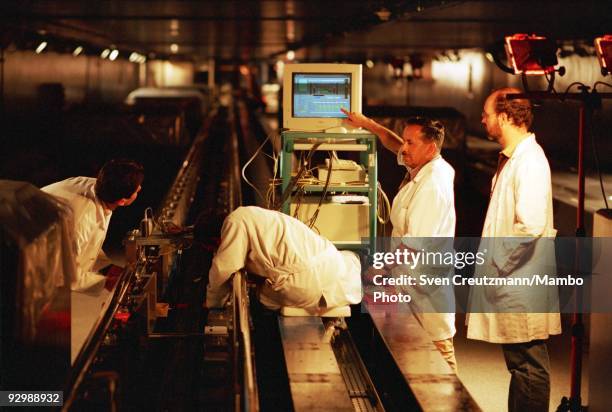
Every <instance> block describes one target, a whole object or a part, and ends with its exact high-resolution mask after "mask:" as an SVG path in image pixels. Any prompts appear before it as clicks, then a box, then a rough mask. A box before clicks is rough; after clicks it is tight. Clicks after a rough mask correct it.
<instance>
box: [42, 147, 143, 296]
mask: <svg viewBox="0 0 612 412" xmlns="http://www.w3.org/2000/svg"><path fill="white" fill-rule="evenodd" d="M143 179H144V172H143V167H142V165H140V164H139V163H137V162H134V161H132V160H123V159H115V160H110V161H109V162H107V163H106V164H105V165H104V166H103V167H102V169H100V172H99V173H98V176H97V177H96V178H93V177H83V176H79V177H71V178H69V179H66V180H62V181H60V182H56V183H53V184H50V185H48V186H45V187H43V188H42V189H41V190H42V191H44V192H47V193H49V194H51V195H53V196H56V197H58V198H60V199H62V200H64V201H66V202H67V203H68V204H69V205H70V207H71V208H72V210H73V213H74V222H75V228H74V232H75V240H76V245H75V248H76V263H77V278H76V279H74V280H73V282H72V290H74V291H88V292H95V291H98V290H101V288H102V287H103V286H104V280H105V278H104V276H102V275H100V274H97V273H95V272H94V271H93V269H94V265H95V264H96V260H98V259H102V258H104V257H105V255H104V252H103V251H102V243H104V239H105V237H106V232H107V230H108V225H109V223H110V218H111V215H112V213H113V210H115V209H116V208H118V207H121V206H129V205H131V204H132V203H133V202H134V200H136V197H137V196H138V192H139V191H140V188H141V184H142V181H143Z"/></svg>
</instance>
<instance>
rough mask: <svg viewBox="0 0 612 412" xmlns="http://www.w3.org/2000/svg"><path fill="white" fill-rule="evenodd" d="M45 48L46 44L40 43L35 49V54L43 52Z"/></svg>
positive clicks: (44, 42)
mask: <svg viewBox="0 0 612 412" xmlns="http://www.w3.org/2000/svg"><path fill="white" fill-rule="evenodd" d="M45 47H47V42H46V41H43V42H41V43H40V44H39V45H38V47H37V48H36V54H40V53H42V51H43V50H45Z"/></svg>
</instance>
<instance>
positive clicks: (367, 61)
mask: <svg viewBox="0 0 612 412" xmlns="http://www.w3.org/2000/svg"><path fill="white" fill-rule="evenodd" d="M365 64H366V67H367V68H368V69H371V68H372V67H374V62H373V61H372V60H370V59H368V60H366V63H365Z"/></svg>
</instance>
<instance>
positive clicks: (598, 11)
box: [0, 0, 612, 61]
mask: <svg viewBox="0 0 612 412" xmlns="http://www.w3.org/2000/svg"><path fill="white" fill-rule="evenodd" d="M607 5H609V2H606V1H601V0H596V1H580V2H576V1H535V0H532V1H415V0H411V1H409V0H405V1H397V0H396V1H389V0H386V1H383V0H378V1H373V0H368V1H360V0H351V1H346V0H334V1H329V0H324V1H322V0H310V1H298V0H294V1H291V0H289V1H277V0H243V1H230V0H227V1H195V0H164V1H161V0H104V1H75V0H57V1H35V0H31V1H27V0H20V1H15V0H3V1H2V2H0V13H1V17H0V18H1V19H2V22H3V23H2V26H3V30H2V37H3V42H4V43H6V42H10V41H11V36H16V35H17V34H16V33H21V35H24V34H23V33H25V32H31V31H34V32H38V33H43V34H49V35H54V36H57V37H59V38H62V39H69V40H75V41H84V42H87V44H91V45H96V46H98V47H102V48H104V47H109V46H110V45H113V46H115V47H117V48H121V49H125V50H134V51H138V52H141V53H154V54H156V55H161V56H165V55H172V54H176V56H177V58H187V59H190V60H194V61H202V60H205V59H208V58H212V57H214V58H218V59H228V60H235V59H238V60H243V61H253V60H268V59H272V58H274V57H275V56H277V55H279V54H281V53H284V52H286V51H287V50H290V49H293V50H298V57H301V58H304V59H310V60H334V59H346V60H350V59H361V58H364V57H382V56H387V55H390V54H395V53H410V52H412V51H419V50H440V49H455V48H465V47H482V48H484V47H487V46H488V45H490V44H492V43H493V42H495V41H499V40H501V39H502V38H503V36H504V35H505V34H511V33H515V32H529V33H542V34H547V35H549V36H552V37H554V38H556V39H584V40H590V39H592V38H593V37H594V36H596V35H600V34H604V33H606V32H608V33H609V32H612V17H611V16H612V13H610V12H609V10H608V7H607ZM7 39H8V40H7ZM172 44H176V45H178V50H175V51H174V52H173V51H172V46H171V45H172Z"/></svg>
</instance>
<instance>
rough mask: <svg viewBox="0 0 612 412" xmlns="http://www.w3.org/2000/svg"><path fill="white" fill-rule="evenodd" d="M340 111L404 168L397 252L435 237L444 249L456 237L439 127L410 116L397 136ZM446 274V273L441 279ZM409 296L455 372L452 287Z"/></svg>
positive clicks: (450, 175) (395, 210)
mask: <svg viewBox="0 0 612 412" xmlns="http://www.w3.org/2000/svg"><path fill="white" fill-rule="evenodd" d="M345 113H346V114H347V116H348V122H349V124H351V125H353V126H358V127H362V128H365V129H367V130H369V131H370V132H372V133H374V134H375V135H377V136H378V137H379V139H380V141H381V142H382V144H383V146H385V147H386V148H387V149H389V150H391V151H392V152H394V153H396V155H397V159H398V163H399V164H400V165H404V166H406V168H407V169H408V172H407V173H406V177H405V178H404V181H403V182H402V185H401V186H400V190H399V192H398V193H397V195H396V196H395V198H394V199H393V204H392V207H391V223H392V224H393V230H392V233H391V236H392V237H393V238H394V240H397V239H400V238H401V244H399V245H398V248H400V249H403V248H407V249H411V250H413V251H419V250H421V249H422V248H426V249H429V247H431V246H432V245H433V243H432V239H431V238H440V242H438V244H437V245H435V248H438V247H442V248H446V246H445V245H448V243H449V241H450V242H451V243H452V238H453V237H454V236H455V222H456V216H455V196H454V189H453V181H454V178H455V171H454V170H453V168H452V166H451V165H449V164H448V163H447V162H446V161H445V160H444V159H443V158H442V155H441V154H440V151H441V150H442V144H443V142H444V126H443V125H442V123H440V122H438V121H433V120H430V119H426V118H422V117H416V118H414V117H413V118H410V119H408V120H407V121H406V127H405V128H404V130H403V133H402V137H401V138H400V137H399V136H397V135H396V134H395V133H393V132H392V131H391V130H389V129H387V128H386V127H384V126H382V125H381V124H379V123H376V122H375V121H374V120H372V119H369V118H367V117H366V116H364V115H362V114H359V113H349V112H346V111H345ZM426 238H429V239H426ZM442 238H446V240H445V239H442ZM434 243H436V242H434ZM428 246H429V247H428ZM451 248H452V245H451ZM386 269H391V270H392V273H397V274H404V275H408V274H410V273H409V271H408V270H406V269H405V267H397V268H393V267H389V266H387V267H386ZM388 272H389V270H385V269H383V270H382V273H388ZM419 272H420V273H430V274H431V272H430V271H426V270H425V268H424V267H420V268H419ZM448 274H449V273H448V272H446V274H441V275H442V276H444V275H446V276H448ZM417 276H418V275H417ZM409 292H410V293H409V294H410V295H411V297H412V302H411V304H410V305H411V308H412V311H413V313H414V315H415V317H416V318H417V320H418V321H419V323H420V324H421V325H422V326H423V328H424V329H425V330H426V331H427V333H428V334H429V336H430V337H431V340H432V342H433V343H434V344H435V346H436V347H437V348H438V350H439V351H440V353H441V354H442V356H443V357H444V359H446V361H447V362H448V364H449V365H450V366H451V368H452V369H453V370H454V371H456V370H457V362H456V360H455V351H454V346H453V336H454V335H455V332H456V329H455V313H454V308H455V296H454V291H453V288H452V286H448V287H446V286H436V287H429V288H425V287H420V288H419V287H416V286H415V287H413V288H410V291H409Z"/></svg>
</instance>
